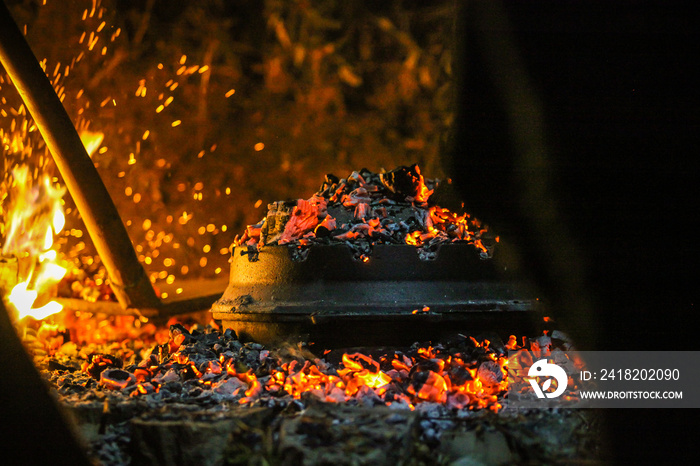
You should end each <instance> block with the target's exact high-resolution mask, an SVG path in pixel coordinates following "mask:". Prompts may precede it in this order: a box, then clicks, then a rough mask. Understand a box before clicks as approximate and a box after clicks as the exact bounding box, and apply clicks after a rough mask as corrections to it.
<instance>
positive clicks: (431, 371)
mask: <svg viewBox="0 0 700 466" xmlns="http://www.w3.org/2000/svg"><path fill="white" fill-rule="evenodd" d="M499 348H500V350H496V349H493V348H492V347H491V346H490V343H489V341H488V340H483V341H482V342H479V341H477V340H476V339H474V338H466V337H463V336H460V337H458V338H456V339H455V340H454V342H452V343H451V344H450V345H448V346H445V345H436V346H430V345H429V344H424V345H419V344H415V345H413V346H412V347H410V348H408V349H407V350H405V351H394V352H392V353H388V354H384V355H382V356H381V357H379V358H378V359H375V358H373V357H371V356H368V355H366V354H362V353H358V352H355V353H343V354H342V356H341V357H340V361H337V362H336V363H334V362H331V361H332V359H333V358H335V357H337V356H335V355H334V354H330V355H329V356H328V358H327V359H325V358H317V357H310V356H308V357H306V358H299V357H296V358H292V359H291V360H286V359H289V358H285V357H284V356H283V355H282V353H280V351H279V350H277V351H270V350H267V349H265V348H264V347H263V346H262V345H259V344H257V343H245V344H243V343H241V342H240V341H239V340H238V339H237V338H236V335H235V332H233V331H232V330H230V329H229V330H226V331H225V332H223V333H222V332H220V331H217V330H215V329H213V328H211V327H209V328H206V329H202V328H199V327H198V328H193V329H192V331H189V330H187V329H186V328H185V327H184V326H183V325H180V324H173V325H171V326H170V337H169V339H168V341H167V342H165V343H163V344H159V345H155V346H154V347H153V348H151V349H150V350H149V351H147V352H146V353H143V355H142V356H139V353H136V352H134V351H129V352H126V353H123V355H122V357H117V356H111V355H108V354H103V353H92V354H89V355H87V356H86V357H87V360H86V361H84V362H82V363H81V364H80V368H81V369H80V371H75V370H73V371H72V372H71V373H66V371H65V370H64V371H59V372H58V373H56V374H55V376H54V377H55V379H54V382H55V383H56V384H57V386H58V388H59V392H60V393H69V392H70V391H71V390H73V389H74V388H75V387H76V386H86V384H87V385H89V384H90V383H89V382H88V381H87V379H90V378H91V379H93V380H94V381H95V382H97V383H98V386H100V387H102V388H103V389H106V390H117V391H118V392H119V393H121V394H122V396H126V397H128V396H130V397H134V396H142V395H147V394H159V399H163V400H165V399H169V398H172V397H173V396H175V397H182V396H184V397H185V398H187V397H190V396H195V397H200V396H204V395H203V393H204V392H205V391H206V392H207V393H209V395H206V396H207V397H214V398H216V399H218V400H219V401H236V402H238V403H239V404H248V405H251V404H263V405H265V404H269V403H277V404H279V403H284V404H287V403H289V402H290V401H291V400H295V399H296V400H300V399H304V396H305V394H307V393H308V394H309V395H310V396H312V397H314V398H316V399H319V400H321V401H325V402H343V403H344V402H357V401H358V400H360V399H366V398H367V397H369V398H370V399H372V400H374V401H373V403H374V404H384V405H387V406H398V407H404V408H410V409H414V407H415V406H416V405H417V404H419V403H422V402H426V401H430V402H439V403H445V404H446V406H447V407H449V408H452V409H476V408H488V409H491V410H494V411H498V410H499V409H500V408H501V404H500V400H501V399H502V396H503V394H504V393H505V391H506V389H507V384H506V383H505V382H504V381H503V380H504V377H503V376H504V369H503V367H504V365H505V364H506V357H505V353H504V352H503V349H504V347H503V346H502V345H499ZM66 356H67V355H65V354H62V353H61V352H60V351H59V352H57V353H56V354H55V356H53V358H56V359H55V361H56V364H59V365H58V366H56V367H76V365H78V363H77V362H76V361H74V360H73V361H72V362H66V361H64V360H62V359H61V358H65V357H66Z"/></svg>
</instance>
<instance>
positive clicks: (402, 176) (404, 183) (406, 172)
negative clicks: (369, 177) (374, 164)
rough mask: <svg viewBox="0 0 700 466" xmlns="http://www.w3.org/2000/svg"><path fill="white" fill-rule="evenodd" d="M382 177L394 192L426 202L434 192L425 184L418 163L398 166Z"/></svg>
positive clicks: (383, 182)
mask: <svg viewBox="0 0 700 466" xmlns="http://www.w3.org/2000/svg"><path fill="white" fill-rule="evenodd" d="M380 179H381V181H382V184H383V185H384V186H385V187H386V188H387V189H388V190H389V191H391V192H392V193H395V194H398V195H400V196H403V197H411V198H413V199H416V200H417V201H418V202H425V201H426V200H427V199H428V197H429V196H430V194H431V193H432V191H431V190H429V189H428V188H427V186H426V185H425V182H424V180H423V175H421V174H420V169H419V168H418V165H411V166H410V167H398V168H396V169H394V170H392V171H390V172H388V173H382V174H381V175H380Z"/></svg>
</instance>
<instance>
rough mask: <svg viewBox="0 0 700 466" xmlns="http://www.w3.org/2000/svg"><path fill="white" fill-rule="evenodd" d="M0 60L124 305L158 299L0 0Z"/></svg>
mask: <svg viewBox="0 0 700 466" xmlns="http://www.w3.org/2000/svg"><path fill="white" fill-rule="evenodd" d="M0 62H1V63H2V65H3V66H4V67H5V70H6V71H7V74H8V75H9V76H10V78H11V79H12V82H13V83H14V84H15V87H16V88H17V90H18V91H19V93H20V95H21V96H22V100H24V104H25V105H26V107H27V110H29V113H30V114H31V116H32V118H33V119H34V121H35V122H36V125H37V127H38V128H39V131H40V132H41V135H42V136H43V138H44V141H46V145H47V146H48V148H49V150H50V151H51V154H52V155H53V158H54V161H55V162H56V166H57V167H58V170H59V171H60V173H61V176H62V177H63V181H64V182H65V184H66V187H67V188H68V191H69V192H70V194H71V196H72V197H73V200H74V201H75V205H76V207H77V208H78V211H79V212H80V215H81V217H82V218H83V221H84V222H85V226H86V227H87V231H88V234H89V235H90V238H91V239H92V242H93V243H94V245H95V248H96V249H97V253H98V254H99V255H100V258H101V259H102V262H103V263H104V265H105V268H106V269H107V274H108V275H109V280H110V286H111V287H112V289H113V290H114V294H115V296H116V297H117V300H118V301H119V303H120V304H121V305H122V306H123V307H124V308H138V309H148V308H155V309H158V308H160V306H161V302H160V300H159V299H158V297H157V296H156V294H155V291H154V290H153V286H152V285H151V282H150V281H149V280H148V277H147V276H146V272H145V271H144V270H143V267H142V266H141V264H140V263H139V261H138V259H137V257H136V253H135V252H134V247H133V245H132V244H131V240H130V239H129V236H128V234H127V232H126V228H125V227H124V224H123V223H122V220H121V218H120V216H119V213H118V212H117V208H116V207H115V205H114V203H113V202H112V198H111V197H110V196H109V193H108V192H107V188H105V185H104V184H103V183H102V180H101V178H100V175H99V173H98V172H97V169H95V166H94V165H93V163H92V160H90V157H89V156H88V154H87V152H86V151H85V147H84V146H83V143H82V141H81V140H80V137H79V136H78V133H77V132H76V130H75V127H74V126H73V122H72V121H71V119H70V117H69V116H68V113H66V110H65V109H64V108H63V104H62V103H61V101H60V100H59V98H58V96H57V95H56V92H55V91H54V89H53V87H52V86H51V83H50V82H49V80H48V78H47V77H46V74H45V73H44V70H42V69H41V66H39V62H38V61H37V59H36V57H35V56H34V54H33V52H32V50H31V48H30V47H29V44H27V41H26V40H25V38H24V36H23V35H22V33H21V32H20V30H19V28H18V27H17V25H16V24H15V22H14V20H13V19H12V16H11V15H10V12H9V10H8V9H7V7H6V6H5V4H4V2H2V1H0Z"/></svg>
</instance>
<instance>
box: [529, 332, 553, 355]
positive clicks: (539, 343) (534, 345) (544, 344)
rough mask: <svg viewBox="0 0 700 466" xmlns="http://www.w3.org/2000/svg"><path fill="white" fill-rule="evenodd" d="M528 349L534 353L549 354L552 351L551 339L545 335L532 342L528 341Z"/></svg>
mask: <svg viewBox="0 0 700 466" xmlns="http://www.w3.org/2000/svg"><path fill="white" fill-rule="evenodd" d="M530 349H531V350H532V351H533V352H536V353H539V352H543V353H549V351H550V350H551V349H552V339H551V338H550V337H549V336H547V335H542V336H540V337H538V338H536V339H534V340H530Z"/></svg>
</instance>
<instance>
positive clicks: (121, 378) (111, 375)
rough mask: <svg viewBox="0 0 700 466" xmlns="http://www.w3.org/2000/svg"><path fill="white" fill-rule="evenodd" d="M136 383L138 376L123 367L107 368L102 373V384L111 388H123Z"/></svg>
mask: <svg viewBox="0 0 700 466" xmlns="http://www.w3.org/2000/svg"><path fill="white" fill-rule="evenodd" d="M135 383H136V376H134V374H130V373H129V372H127V371H125V370H122V369H105V370H103V371H102V373H101V374H100V384H102V385H103V386H104V387H105V388H109V389H111V390H121V389H123V388H126V387H128V386H129V385H133V384H135Z"/></svg>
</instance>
